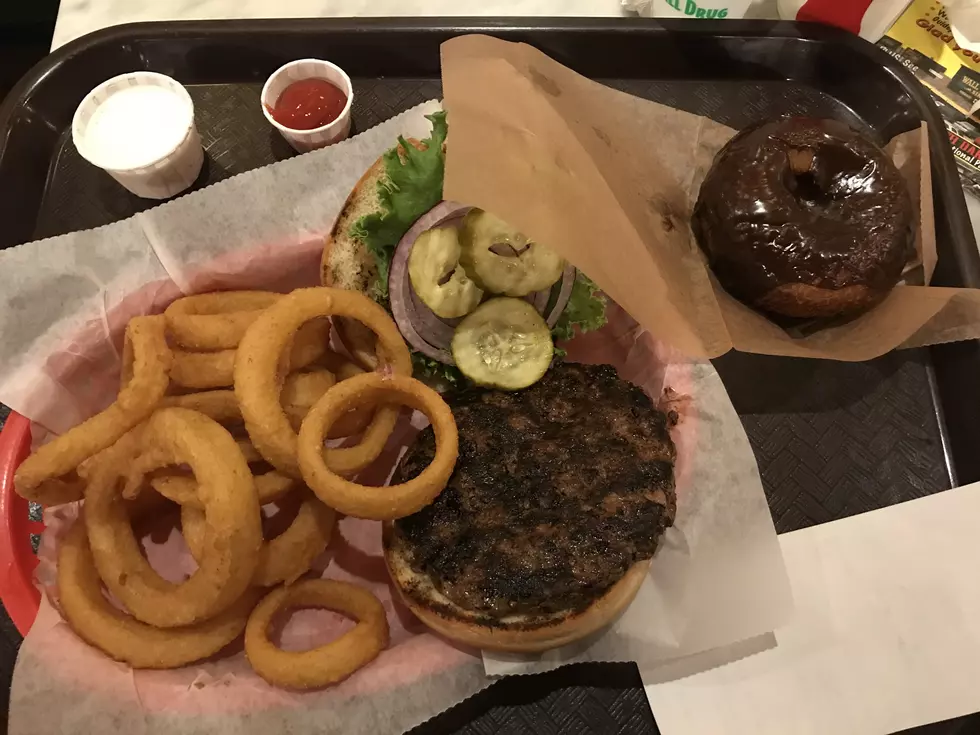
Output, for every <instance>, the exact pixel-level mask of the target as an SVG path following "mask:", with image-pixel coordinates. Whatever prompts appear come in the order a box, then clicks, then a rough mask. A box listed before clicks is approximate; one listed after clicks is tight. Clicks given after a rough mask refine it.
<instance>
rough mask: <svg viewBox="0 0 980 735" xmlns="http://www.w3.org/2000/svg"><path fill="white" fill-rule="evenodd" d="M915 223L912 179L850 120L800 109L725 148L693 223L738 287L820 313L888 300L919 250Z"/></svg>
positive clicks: (777, 309)
mask: <svg viewBox="0 0 980 735" xmlns="http://www.w3.org/2000/svg"><path fill="white" fill-rule="evenodd" d="M913 222H914V217H913V211H912V201H911V199H910V198H909V193H908V189H907V187H906V184H905V180H904V179H903V178H902V175H901V173H899V171H898V169H897V168H896V167H895V164H894V163H893V162H892V161H891V159H890V158H889V157H888V155H887V154H886V153H885V152H884V151H883V150H882V149H881V148H879V147H878V146H877V145H875V144H874V143H872V142H871V141H870V140H868V139H867V138H865V137H864V136H862V135H861V134H859V133H858V132H856V131H854V130H852V129H851V128H849V127H848V126H847V125H845V124H843V123H840V122H837V121H834V120H822V119H816V118H804V117H791V118H782V119H779V120H775V121H770V122H764V123H761V124H758V125H755V126H753V127H750V128H747V129H746V130H743V131H742V132H740V133H739V134H738V135H736V136H735V137H734V138H732V139H731V140H730V141H729V142H728V144H727V145H725V147H724V148H723V149H722V150H721V151H720V152H719V153H718V155H717V156H716V157H715V160H714V162H713V163H712V166H711V170H710V171H709V172H708V175H707V177H706V178H705V180H704V183H703V184H702V185H701V191H700V193H699V195H698V201H697V204H696V205H695V207H694V215H693V218H692V227H693V230H694V234H695V237H696V238H697V241H698V244H699V245H700V247H701V249H702V250H703V251H704V253H705V254H706V255H707V259H708V264H709V265H710V267H711V269H712V271H713V272H714V274H715V276H716V277H717V278H718V281H719V282H720V283H721V285H722V286H723V287H724V288H725V290H726V291H728V292H729V293H730V294H732V295H733V296H735V297H736V298H737V299H739V300H740V301H742V302H743V303H745V304H747V305H749V306H751V307H753V308H755V309H758V310H760V311H766V312H770V313H773V314H781V315H784V316H790V317H804V318H814V317H834V316H842V315H849V314H854V313H856V312H859V311H862V310H864V309H867V308H869V307H871V306H873V305H874V304H876V303H878V302H879V301H881V300H882V299H883V298H884V297H885V296H886V295H887V294H888V293H889V291H891V289H892V288H893V287H894V286H895V284H896V283H897V282H898V280H899V278H900V277H901V274H902V270H903V269H904V267H905V264H906V262H907V261H908V259H909V257H910V256H911V255H912V251H913V230H912V227H913Z"/></svg>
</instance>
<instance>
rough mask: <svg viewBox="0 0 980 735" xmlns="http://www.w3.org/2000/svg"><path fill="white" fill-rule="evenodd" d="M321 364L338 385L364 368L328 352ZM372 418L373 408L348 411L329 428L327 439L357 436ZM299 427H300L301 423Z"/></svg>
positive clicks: (348, 359)
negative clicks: (332, 375) (335, 379)
mask: <svg viewBox="0 0 980 735" xmlns="http://www.w3.org/2000/svg"><path fill="white" fill-rule="evenodd" d="M321 362H322V363H323V364H324V365H325V366H326V367H327V369H328V370H329V371H330V372H332V373H333V374H334V375H335V376H336V378H337V382H338V383H339V382H341V381H343V380H347V379H349V378H353V377H354V376H355V375H361V374H363V373H364V368H362V367H361V366H360V365H358V364H357V363H356V362H354V361H353V360H351V359H350V358H347V357H344V356H343V355H341V354H339V353H337V352H332V351H330V350H328V351H327V354H326V355H324V356H323V358H322V359H321ZM373 417H374V406H361V407H360V408H355V409H353V410H351V411H348V412H347V413H345V414H344V415H343V416H341V417H340V418H339V419H337V421H336V423H334V425H333V426H331V427H330V430H329V431H328V432H327V439H343V438H345V437H348V436H357V435H358V434H360V433H361V432H363V431H364V430H365V429H366V428H367V427H368V426H369V425H370V424H371V419H372V418H373ZM304 418H305V416H304ZM300 425H302V421H301V422H300ZM294 428H295V429H296V431H299V426H296V427H294Z"/></svg>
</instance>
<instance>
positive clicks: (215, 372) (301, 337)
mask: <svg viewBox="0 0 980 735" xmlns="http://www.w3.org/2000/svg"><path fill="white" fill-rule="evenodd" d="M260 313H261V312H260ZM253 323H254V322H253ZM329 336H330V323H329V322H328V321H326V320H323V319H318V320H316V321H311V322H309V323H308V324H304V325H303V328H302V329H300V330H298V331H297V332H296V338H295V339H294V340H293V343H292V346H291V347H290V350H289V353H288V354H289V358H288V361H287V364H286V365H285V370H286V371H290V370H300V369H302V368H304V367H307V366H309V365H311V364H312V363H314V362H316V360H318V359H319V358H320V357H321V356H322V355H323V353H324V352H326V349H327V344H328V342H329ZM237 352H238V351H237V350H221V351H220V352H185V351H184V350H174V353H173V354H174V364H173V368H172V369H171V371H170V379H171V380H172V381H173V382H174V384H175V385H179V386H180V387H182V388H193V389H195V390H201V389H208V388H227V387H229V386H231V385H232V384H234V382H235V356H236V354H237ZM284 352H285V350H283V352H279V353H277V355H280V354H283V353H284Z"/></svg>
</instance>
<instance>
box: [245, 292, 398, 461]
mask: <svg viewBox="0 0 980 735" xmlns="http://www.w3.org/2000/svg"><path fill="white" fill-rule="evenodd" d="M323 316H345V317H351V318H354V319H358V320H362V321H363V323H364V324H366V325H367V326H368V327H370V328H371V329H372V330H373V331H374V332H375V333H377V335H378V336H379V337H380V340H379V349H380V351H381V356H382V358H383V361H384V362H385V363H386V364H387V365H389V366H390V367H391V369H392V371H393V372H394V373H395V374H398V375H410V374H411V372H412V358H411V356H410V354H409V351H408V347H407V346H406V345H405V341H404V340H403V339H402V337H401V334H399V332H398V327H396V326H395V323H394V322H393V321H392V320H391V317H390V316H389V315H388V313H387V312H386V311H385V310H384V309H383V308H382V307H381V306H379V305H378V304H376V303H375V302H374V301H372V300H371V299H369V298H368V297H367V296H364V295H363V294H359V293H355V292H353V291H345V290H343V289H334V288H304V289H298V290H296V291H293V292H292V293H291V294H289V295H287V296H283V297H282V298H281V299H280V300H279V301H277V302H276V303H275V304H274V305H272V306H271V307H269V308H268V309H266V310H265V311H264V312H262V314H261V316H259V318H258V319H256V320H255V322H253V324H252V326H251V327H249V328H248V331H246V332H245V336H244V337H243V338H242V341H241V343H240V344H239V346H238V359H237V360H236V362H235V395H236V396H237V397H238V404H239V406H241V409H242V416H243V417H244V418H245V429H246V431H248V435H249V437H251V439H252V444H254V445H255V448H256V449H257V450H258V451H259V454H261V455H262V456H263V457H265V459H266V460H267V461H268V462H269V463H270V464H271V465H272V466H273V467H275V468H276V469H278V470H279V471H280V472H282V473H284V474H287V475H289V476H290V477H300V476H301V472H300V468H299V462H298V461H297V459H296V441H297V435H296V432H295V431H293V428H292V426H290V423H289V417H288V416H286V413H285V412H284V411H283V409H282V406H281V405H280V404H279V393H280V391H279V378H278V375H279V372H278V370H277V365H278V361H279V355H280V354H282V351H283V350H284V349H285V348H286V346H287V344H288V343H289V338H290V336H291V335H292V334H293V333H294V332H295V331H296V330H297V329H298V328H300V326H301V325H303V324H304V323H305V322H307V321H309V320H310V319H316V318H318V317H323ZM331 390H332V389H331ZM398 413H399V412H398V410H397V409H396V408H393V407H389V406H382V407H380V408H379V409H378V410H377V411H376V412H375V415H374V418H373V419H372V422H371V426H370V427H369V428H368V432H367V433H369V434H372V438H375V437H377V436H381V437H382V439H383V440H384V441H382V442H381V444H380V446H379V445H377V443H374V444H372V445H370V446H365V443H364V442H362V443H361V445H358V446H355V447H349V448H344V449H334V450H331V452H332V453H333V454H332V458H333V459H332V461H336V462H340V463H342V464H343V466H344V467H345V468H347V467H355V466H356V467H357V469H361V468H363V467H365V466H367V464H370V463H371V462H373V461H374V460H375V459H376V458H377V456H378V454H380V452H381V450H382V449H383V448H384V443H385V441H387V438H388V437H389V436H390V435H391V432H392V431H393V430H394V428H395V422H396V421H397V420H398ZM372 432H373V433H372ZM352 471H356V470H352Z"/></svg>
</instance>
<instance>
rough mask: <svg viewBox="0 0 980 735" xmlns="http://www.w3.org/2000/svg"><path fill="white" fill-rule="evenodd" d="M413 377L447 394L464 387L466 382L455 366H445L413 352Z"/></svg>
mask: <svg viewBox="0 0 980 735" xmlns="http://www.w3.org/2000/svg"><path fill="white" fill-rule="evenodd" d="M412 375H413V376H414V377H415V378H416V379H417V380H421V381H422V382H423V383H425V384H426V385H428V386H429V387H430V388H434V389H436V390H438V391H440V392H446V391H449V390H452V389H454V388H460V387H462V386H463V385H464V384H465V382H466V380H465V378H464V377H463V374H462V373H461V372H460V371H459V368H457V367H456V366H455V365H443V364H442V363H441V362H439V361H438V360H433V359H432V358H431V357H427V356H426V355H423V354H422V353H421V352H415V351H414V350H413V351H412Z"/></svg>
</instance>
